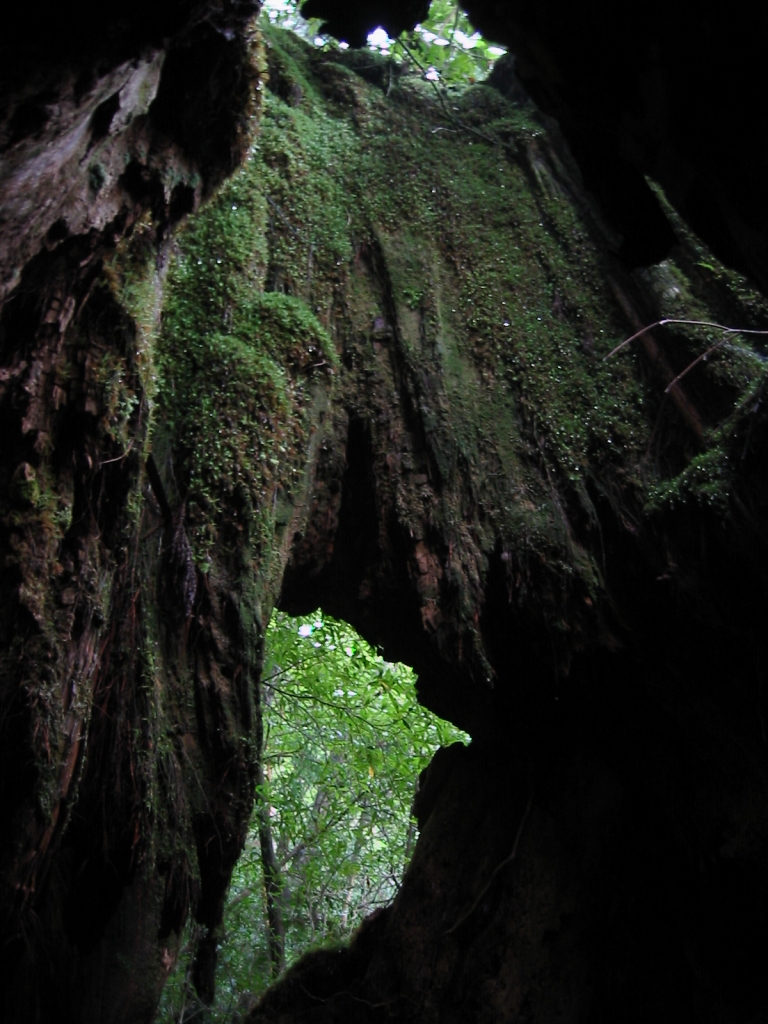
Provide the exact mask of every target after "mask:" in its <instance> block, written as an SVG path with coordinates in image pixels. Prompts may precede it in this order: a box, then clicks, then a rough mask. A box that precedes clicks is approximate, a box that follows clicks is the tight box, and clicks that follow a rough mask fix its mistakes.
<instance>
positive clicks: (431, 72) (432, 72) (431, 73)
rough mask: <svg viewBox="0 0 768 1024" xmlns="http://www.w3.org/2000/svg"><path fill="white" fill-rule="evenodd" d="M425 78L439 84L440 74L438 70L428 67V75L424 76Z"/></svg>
mask: <svg viewBox="0 0 768 1024" xmlns="http://www.w3.org/2000/svg"><path fill="white" fill-rule="evenodd" d="M424 77H425V78H426V80H427V81H428V82H439V81H440V72H439V71H438V70H437V68H433V67H428V68H427V73H426V74H425V75H424Z"/></svg>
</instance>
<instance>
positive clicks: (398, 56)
mask: <svg viewBox="0 0 768 1024" xmlns="http://www.w3.org/2000/svg"><path fill="white" fill-rule="evenodd" d="M301 3H302V0H267V2H266V3H265V4H264V11H265V15H266V17H268V18H269V20H270V21H271V22H272V24H274V25H279V26H280V27H281V28H288V29H291V30H293V31H294V32H297V33H298V34H299V35H301V36H302V37H303V38H304V39H306V40H308V41H309V42H312V43H314V44H315V45H319V46H324V47H336V46H338V45H339V44H338V43H337V42H336V40H334V39H333V38H332V37H329V36H321V35H318V32H319V28H320V22H319V21H318V20H312V21H309V22H307V21H304V19H303V18H301V16H300V15H299V14H298V9H299V8H300V7H301ZM368 47H369V49H370V50H372V51H374V52H376V53H381V54H383V55H384V56H388V57H390V58H391V59H392V60H393V62H395V63H396V64H397V65H400V66H401V67H402V66H405V67H408V66H410V67H411V68H412V69H413V70H414V71H415V72H416V73H417V74H419V75H420V76H422V77H425V78H427V80H429V81H432V82H442V83H443V84H445V85H452V86H453V85H466V84H469V83H471V82H479V81H482V80H483V79H484V78H485V77H486V76H487V75H488V73H489V71H490V70H491V67H492V65H493V62H494V60H495V59H496V58H497V57H499V56H500V55H501V54H502V53H504V52H505V51H504V50H503V49H502V48H501V47H498V46H493V45H491V44H489V43H488V41H487V40H485V39H484V38H483V37H482V36H481V35H480V33H479V32H476V31H475V30H474V28H473V27H472V25H471V24H470V21H469V19H468V17H467V15H466V14H465V12H464V11H463V10H462V8H461V7H459V6H458V5H457V4H456V3H454V2H453V0H432V3H431V5H430V9H429V14H428V15H427V17H426V19H425V20H424V22H422V24H420V25H417V26H416V27H415V28H414V29H413V31H412V32H403V33H402V34H401V35H400V36H399V37H398V38H397V39H390V38H389V37H388V36H387V35H386V33H385V32H384V31H383V29H379V30H377V31H376V32H373V33H371V35H370V36H369V37H368Z"/></svg>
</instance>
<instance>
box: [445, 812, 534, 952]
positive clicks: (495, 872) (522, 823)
mask: <svg viewBox="0 0 768 1024" xmlns="http://www.w3.org/2000/svg"><path fill="white" fill-rule="evenodd" d="M532 804H533V793H531V795H530V796H529V797H528V804H527V806H526V808H525V811H524V812H523V816H522V818H521V819H520V824H519V825H518V827H517V835H516V836H515V842H514V844H513V846H512V852H511V853H510V855H509V856H508V857H505V858H504V860H503V861H502V862H501V863H500V864H497V865H496V867H495V868H494V870H493V871H492V872H491V877H490V878H489V879H488V881H487V882H486V883H485V885H484V886H483V888H482V889H481V890H480V893H479V895H478V897H477V899H476V900H475V902H474V903H473V904H472V906H471V907H470V908H469V910H468V911H467V912H466V914H462V916H461V917H460V918H459V920H458V921H457V922H456V924H455V925H453V927H452V928H449V929H448V931H447V932H446V933H445V934H446V935H453V933H454V932H455V931H457V930H458V929H459V928H460V927H461V926H462V925H463V924H464V922H465V921H466V920H467V918H469V917H470V916H471V915H472V914H473V913H474V912H475V910H476V909H477V906H478V904H479V903H480V900H481V899H482V898H483V896H485V894H486V893H487V892H488V890H489V889H490V887H491V884H492V882H493V880H494V879H495V878H496V876H497V875H498V873H499V872H500V871H501V869H502V868H505V867H506V866H507V864H511V863H512V861H513V860H514V859H515V857H516V856H517V847H518V845H519V843H520V837H521V836H522V834H523V828H524V827H525V822H526V819H527V818H528V814H529V813H530V810H531V806H532Z"/></svg>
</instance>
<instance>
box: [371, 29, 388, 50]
mask: <svg viewBox="0 0 768 1024" xmlns="http://www.w3.org/2000/svg"><path fill="white" fill-rule="evenodd" d="M368 45H369V46H389V36H388V35H387V33H386V32H385V31H384V29H383V28H382V27H381V25H379V27H378V28H375V29H374V30H373V32H369V33H368Z"/></svg>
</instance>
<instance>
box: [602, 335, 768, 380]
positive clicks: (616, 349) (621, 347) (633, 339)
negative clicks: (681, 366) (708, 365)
mask: <svg viewBox="0 0 768 1024" xmlns="http://www.w3.org/2000/svg"><path fill="white" fill-rule="evenodd" d="M667 324H690V325H691V326H693V327H714V328H716V330H718V331H724V332H725V333H726V334H761V335H766V334H768V331H754V330H747V329H746V328H745V327H725V326H724V325H723V324H714V323H710V322H709V321H708V320H678V319H677V318H675V317H665V318H664V319H663V320H656V321H655V322H654V323H652V324H648V326H647V327H642V328H641V329H640V330H639V331H636V332H635V333H634V334H633V335H632V337H631V338H626V339H625V340H624V341H622V342H621V344H620V345H617V346H616V348H614V349H611V351H610V352H609V353H608V355H607V356H605V357H604V360H605V359H610V358H611V356H615V355H616V353H617V352H620V351H621V350H622V349H623V348H624V347H625V346H626V345H629V344H631V343H632V342H633V341H635V339H636V338H639V337H640V336H641V335H643V334H645V332H646V331H652V330H653V328H654V327H666V325H667ZM718 344H720V342H718ZM705 355H706V353H705ZM691 365H694V364H693V363H692V364H691ZM687 369H690V367H688V368H687ZM683 372H684V373H687V370H685V371H683ZM681 376H682V374H681ZM676 379H678V380H679V378H676ZM672 383H673V384H674V381H673V382H672ZM669 387H672V384H670V385H669ZM667 390H669V388H667Z"/></svg>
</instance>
